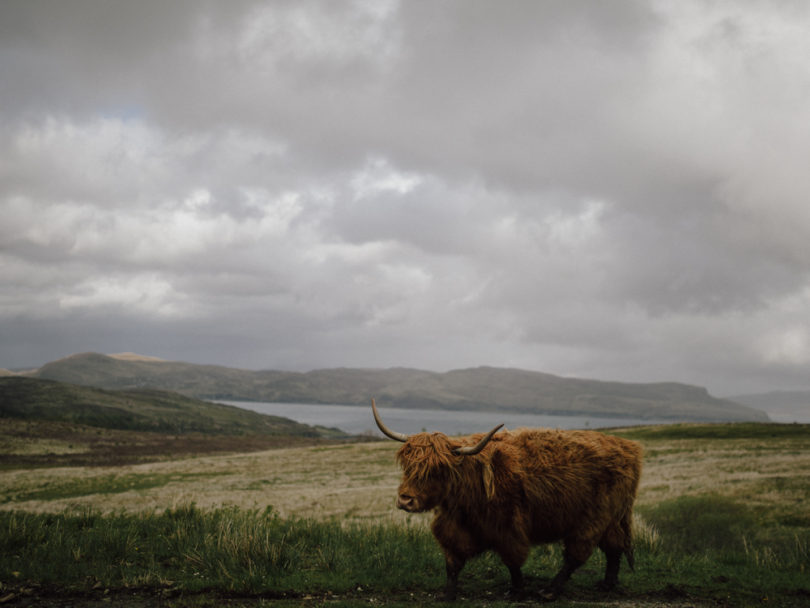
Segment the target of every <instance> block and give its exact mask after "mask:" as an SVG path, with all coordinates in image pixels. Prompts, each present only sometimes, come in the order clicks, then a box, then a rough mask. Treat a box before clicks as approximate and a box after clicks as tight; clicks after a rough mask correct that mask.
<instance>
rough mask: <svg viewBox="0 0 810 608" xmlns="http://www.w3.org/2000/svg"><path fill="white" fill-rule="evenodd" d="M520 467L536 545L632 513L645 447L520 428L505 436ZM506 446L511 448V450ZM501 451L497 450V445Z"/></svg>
mask: <svg viewBox="0 0 810 608" xmlns="http://www.w3.org/2000/svg"><path fill="white" fill-rule="evenodd" d="M502 442H503V449H504V450H506V451H508V452H509V453H510V456H511V458H510V459H515V460H516V461H517V462H514V463H513V464H512V466H513V467H516V470H518V471H519V472H520V480H521V483H522V484H523V491H522V494H523V495H524V500H525V503H524V506H525V508H526V509H527V511H528V512H527V513H526V515H527V518H528V520H529V521H530V522H531V527H532V530H531V532H530V536H531V537H532V541H533V542H549V541H554V540H559V539H563V538H566V537H567V536H569V535H570V534H571V532H572V530H579V529H581V528H582V527H596V528H602V527H605V526H606V525H608V523H609V522H611V521H618V520H619V519H620V518H621V517H623V515H624V514H625V513H626V512H628V511H630V510H632V505H633V501H634V500H635V496H636V491H637V488H638V481H639V478H640V475H641V446H640V445H639V444H637V443H636V442H633V441H629V440H626V439H622V438H620V437H615V436H611V435H605V434H603V433H599V432H596V431H557V430H547V429H521V430H518V431H514V432H512V433H509V434H508V435H504V436H503V438H502ZM507 445H508V447H507ZM493 447H496V449H497V448H498V446H497V445H496V446H493Z"/></svg>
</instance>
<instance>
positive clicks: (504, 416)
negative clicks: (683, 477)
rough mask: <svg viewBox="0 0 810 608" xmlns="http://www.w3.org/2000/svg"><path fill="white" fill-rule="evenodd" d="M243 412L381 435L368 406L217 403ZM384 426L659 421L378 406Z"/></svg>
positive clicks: (472, 429) (406, 429) (409, 429)
mask: <svg viewBox="0 0 810 608" xmlns="http://www.w3.org/2000/svg"><path fill="white" fill-rule="evenodd" d="M222 403H227V404H228V405H235V406H237V407H241V408H244V409H248V410H253V411H255V412H259V413H262V414H269V415H272V416H283V417H284V418H290V419H292V420H295V421H296V422H301V423H303V424H311V425H320V426H326V427H333V428H338V429H340V430H341V431H344V432H346V433H350V434H352V435H362V434H373V435H375V436H376V435H379V436H382V434H381V433H380V432H379V431H378V430H377V427H376V425H375V424H374V418H373V416H372V413H371V406H370V405H369V406H366V407H363V406H357V405H324V404H307V403H261V402H256V401H223V402H222ZM379 410H380V415H381V416H382V419H383V421H384V422H385V424H386V425H387V426H388V427H389V428H391V429H393V430H395V431H399V432H400V433H406V434H409V435H410V434H412V433H418V432H420V431H428V432H433V431H441V432H443V433H446V434H448V435H466V434H469V433H479V432H485V431H488V430H490V429H491V428H492V427H494V426H495V425H497V424H500V423H504V424H505V425H506V428H510V429H515V428H520V427H545V428H556V429H589V428H590V429H598V428H608V427H624V426H633V425H638V424H657V423H661V422H665V421H664V420H650V419H641V418H602V417H598V416H550V415H544V414H515V413H511V412H497V413H493V412H479V411H469V410H438V409H410V408H408V409H404V408H392V407H379Z"/></svg>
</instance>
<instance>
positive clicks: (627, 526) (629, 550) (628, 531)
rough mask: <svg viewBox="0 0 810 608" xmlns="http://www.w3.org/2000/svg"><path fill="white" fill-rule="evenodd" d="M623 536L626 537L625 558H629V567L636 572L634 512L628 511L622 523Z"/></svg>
mask: <svg viewBox="0 0 810 608" xmlns="http://www.w3.org/2000/svg"><path fill="white" fill-rule="evenodd" d="M621 527H622V532H623V534H622V536H623V537H624V547H623V551H624V556H625V557H626V558H627V565H628V566H630V570H632V571H633V572H635V571H636V558H635V555H634V553H633V512H632V511H628V512H627V513H626V514H625V516H624V517H622V521H621Z"/></svg>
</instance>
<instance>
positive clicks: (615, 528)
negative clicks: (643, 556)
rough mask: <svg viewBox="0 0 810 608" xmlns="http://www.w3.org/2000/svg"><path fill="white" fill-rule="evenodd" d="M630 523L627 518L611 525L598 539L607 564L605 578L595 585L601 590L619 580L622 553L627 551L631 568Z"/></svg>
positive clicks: (612, 585) (608, 588) (606, 589)
mask: <svg viewBox="0 0 810 608" xmlns="http://www.w3.org/2000/svg"><path fill="white" fill-rule="evenodd" d="M631 533H632V532H631V530H630V524H629V521H628V520H627V518H625V519H623V520H622V521H620V522H618V523H616V524H614V525H611V526H610V527H609V528H608V529H607V530H606V531H605V534H604V536H602V539H601V540H600V541H599V548H600V549H602V551H604V552H605V558H606V561H607V566H606V567H605V578H604V580H602V581H601V582H599V584H598V585H597V587H598V588H599V589H600V590H602V591H610V590H611V589H613V588H614V587H615V586H616V583H618V582H619V567H620V566H621V561H622V554H623V553H627V560H628V562H629V563H630V566H631V568H632V566H633V562H632V559H633V554H632V546H633V542H632V538H631V537H629V535H630V534H631ZM628 551H629V553H628Z"/></svg>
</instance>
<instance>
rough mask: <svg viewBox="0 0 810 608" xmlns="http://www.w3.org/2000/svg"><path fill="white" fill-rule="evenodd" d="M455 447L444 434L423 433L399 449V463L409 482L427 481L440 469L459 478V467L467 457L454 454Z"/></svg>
mask: <svg viewBox="0 0 810 608" xmlns="http://www.w3.org/2000/svg"><path fill="white" fill-rule="evenodd" d="M454 447H457V445H454V444H452V443H451V441H450V438H449V437H447V435H445V434H444V433H430V434H428V433H421V434H419V435H415V436H413V437H411V439H410V441H409V442H408V443H406V444H405V445H403V446H402V447H401V448H400V449H399V451H398V452H397V461H398V462H399V464H400V466H401V467H402V468H403V470H404V472H405V475H406V477H407V478H408V480H409V481H415V482H422V481H426V480H427V479H428V478H430V477H432V476H434V475H435V474H436V472H437V471H438V470H440V469H441V470H446V471H448V472H449V473H450V474H451V475H453V477H455V478H457V477H458V476H459V475H460V473H459V471H458V465H459V464H460V463H461V462H462V459H463V458H465V457H464V456H459V455H458V454H454V453H453V448H454Z"/></svg>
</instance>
